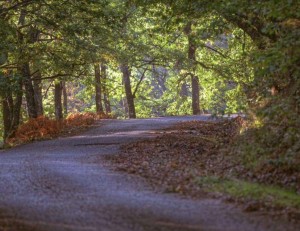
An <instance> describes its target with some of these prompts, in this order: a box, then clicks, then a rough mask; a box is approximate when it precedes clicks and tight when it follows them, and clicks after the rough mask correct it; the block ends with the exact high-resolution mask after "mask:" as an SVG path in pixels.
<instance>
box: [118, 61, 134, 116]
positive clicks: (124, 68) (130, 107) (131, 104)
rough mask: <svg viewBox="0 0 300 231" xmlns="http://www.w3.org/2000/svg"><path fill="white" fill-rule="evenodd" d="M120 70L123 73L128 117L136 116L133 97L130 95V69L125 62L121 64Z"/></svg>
mask: <svg viewBox="0 0 300 231" xmlns="http://www.w3.org/2000/svg"><path fill="white" fill-rule="evenodd" d="M121 71H122V73H123V82H124V87H125V94H126V100H127V105H128V115H129V118H131V119H134V118H136V114H135V107H134V98H133V95H132V89H131V83H130V74H131V72H130V69H129V67H128V65H127V64H122V65H121Z"/></svg>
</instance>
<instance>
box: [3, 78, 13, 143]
mask: <svg viewBox="0 0 300 231" xmlns="http://www.w3.org/2000/svg"><path fill="white" fill-rule="evenodd" d="M3 78H6V77H3ZM7 89H8V90H6V91H2V92H1V101H2V117H3V130H4V131H3V140H5V139H6V138H8V136H9V135H10V133H11V127H12V126H11V125H12V108H11V101H12V95H11V91H10V89H9V88H7Z"/></svg>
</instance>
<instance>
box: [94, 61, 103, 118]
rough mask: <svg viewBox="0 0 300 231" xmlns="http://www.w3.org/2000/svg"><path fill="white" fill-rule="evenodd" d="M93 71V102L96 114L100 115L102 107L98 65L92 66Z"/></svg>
mask: <svg viewBox="0 0 300 231" xmlns="http://www.w3.org/2000/svg"><path fill="white" fill-rule="evenodd" d="M94 70H95V93H96V94H95V101H96V112H97V113H99V114H102V113H103V112H104V111H103V106H102V92H101V73H100V65H99V64H95V65H94Z"/></svg>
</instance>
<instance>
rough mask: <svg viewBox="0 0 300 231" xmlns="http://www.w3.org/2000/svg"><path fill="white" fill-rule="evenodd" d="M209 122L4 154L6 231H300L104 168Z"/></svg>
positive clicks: (0, 194)
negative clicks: (128, 148) (161, 136)
mask: <svg viewBox="0 0 300 231" xmlns="http://www.w3.org/2000/svg"><path fill="white" fill-rule="evenodd" d="M207 118H208V117H206V116H198V117H165V118H156V119H142V120H107V121H104V122H101V123H99V124H96V125H95V126H94V128H92V129H90V130H89V131H87V132H85V133H83V134H81V135H77V136H73V137H66V138H58V139H55V140H49V141H43V142H34V143H31V144H27V145H22V146H19V147H16V148H13V149H10V150H5V151H0V230H13V231H18V230H39V231H46V230H54V231H64V230H75V231H76V230H78V231H81V230H82V231H85V230H87V231H94V230H95V231H96V230H100V231H102V230H103V231H106V230H112V231H118V230H125V231H127V230H128V231H135V230H151V231H152V230H166V231H171V230H172V231H176V230H202V231H212V230H214V231H216V230H220V231H225V230H237V231H247V230H249V231H250V230H251V231H252V230H253V231H254V230H255V231H257V230H270V231H271V230H272V231H276V230H297V228H299V229H298V230H300V227H296V226H295V225H292V224H288V223H285V222H284V221H280V220H277V219H272V218H271V217H268V216H264V215H261V214H258V213H244V212H242V211H241V209H239V208H237V207H236V206H235V205H233V204H228V203H224V202H222V201H221V200H218V199H207V198H203V199H199V200H193V199H188V198H183V197H181V196H178V195H174V194H161V193H158V192H153V191H152V190H151V188H150V187H148V186H147V183H146V182H144V181H143V179H141V178H139V177H136V176H132V175H127V174H125V173H120V172H115V171H113V170H112V169H111V168H110V167H109V166H106V165H105V162H104V161H103V155H113V154H115V153H117V152H118V150H119V147H120V145H121V144H123V143H126V142H131V141H136V140H138V139H144V138H147V137H153V136H155V133H154V132H153V131H154V130H157V129H162V128H165V127H168V126H170V125H172V124H174V123H176V122H179V121H183V120H185V121H186V120H195V119H200V120H206V119H207Z"/></svg>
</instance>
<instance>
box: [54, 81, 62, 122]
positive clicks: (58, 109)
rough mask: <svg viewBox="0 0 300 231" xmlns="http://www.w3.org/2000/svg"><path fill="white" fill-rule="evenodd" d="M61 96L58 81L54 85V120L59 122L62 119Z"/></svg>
mask: <svg viewBox="0 0 300 231" xmlns="http://www.w3.org/2000/svg"><path fill="white" fill-rule="evenodd" d="M61 95H62V86H61V81H58V82H56V83H55V85H54V100H55V119H56V120H61V119H62V118H63V113H62V103H61Z"/></svg>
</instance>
